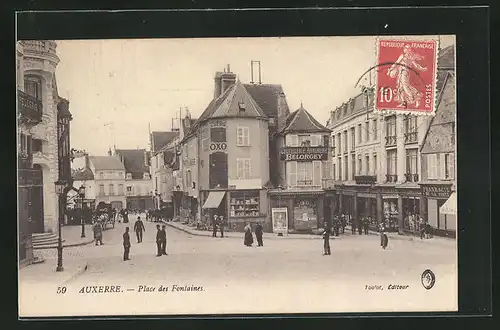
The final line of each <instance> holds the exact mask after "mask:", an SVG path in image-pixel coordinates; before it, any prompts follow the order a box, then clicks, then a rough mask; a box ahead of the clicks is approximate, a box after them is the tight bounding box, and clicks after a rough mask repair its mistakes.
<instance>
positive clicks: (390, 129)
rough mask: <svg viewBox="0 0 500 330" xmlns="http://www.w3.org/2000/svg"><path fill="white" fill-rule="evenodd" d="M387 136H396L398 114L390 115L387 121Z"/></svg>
mask: <svg viewBox="0 0 500 330" xmlns="http://www.w3.org/2000/svg"><path fill="white" fill-rule="evenodd" d="M385 127H386V136H396V116H390V117H387V118H386V121H385Z"/></svg>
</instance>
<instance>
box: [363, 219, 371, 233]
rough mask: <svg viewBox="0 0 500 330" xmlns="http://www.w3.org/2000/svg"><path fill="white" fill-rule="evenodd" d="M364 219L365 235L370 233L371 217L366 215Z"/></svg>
mask: <svg viewBox="0 0 500 330" xmlns="http://www.w3.org/2000/svg"><path fill="white" fill-rule="evenodd" d="M363 220H364V221H363V231H364V232H365V235H368V227H369V225H370V219H369V217H365V218H364V219H363Z"/></svg>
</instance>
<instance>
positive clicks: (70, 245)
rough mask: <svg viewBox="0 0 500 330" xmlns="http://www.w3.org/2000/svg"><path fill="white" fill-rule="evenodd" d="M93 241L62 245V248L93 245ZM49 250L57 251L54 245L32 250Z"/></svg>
mask: <svg viewBox="0 0 500 330" xmlns="http://www.w3.org/2000/svg"><path fill="white" fill-rule="evenodd" d="M94 241H95V240H94V239H92V240H91V241H87V242H81V243H75V244H67V245H63V248H67V247H76V246H84V245H89V244H91V243H93V242H94ZM49 249H57V245H54V246H43V247H33V250H49Z"/></svg>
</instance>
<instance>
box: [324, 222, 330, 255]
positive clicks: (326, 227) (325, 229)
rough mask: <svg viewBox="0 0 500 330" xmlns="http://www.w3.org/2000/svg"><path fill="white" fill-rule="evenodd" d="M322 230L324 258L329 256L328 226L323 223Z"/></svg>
mask: <svg viewBox="0 0 500 330" xmlns="http://www.w3.org/2000/svg"><path fill="white" fill-rule="evenodd" d="M323 227H324V230H323V249H324V253H323V255H324V256H327V255H330V254H331V252H330V227H329V226H328V224H327V223H326V222H325V223H324V224H323Z"/></svg>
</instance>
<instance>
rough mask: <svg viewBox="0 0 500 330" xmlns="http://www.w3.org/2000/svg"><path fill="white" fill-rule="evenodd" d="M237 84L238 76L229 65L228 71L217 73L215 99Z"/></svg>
mask: <svg viewBox="0 0 500 330" xmlns="http://www.w3.org/2000/svg"><path fill="white" fill-rule="evenodd" d="M235 83H236V74H234V73H232V72H231V66H230V65H229V64H228V65H227V70H226V69H224V72H220V71H219V72H216V73H215V78H214V84H215V86H214V87H215V88H214V98H218V97H219V96H220V95H221V94H224V92H225V91H226V90H227V89H228V88H229V87H230V86H231V85H234V84H235Z"/></svg>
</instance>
